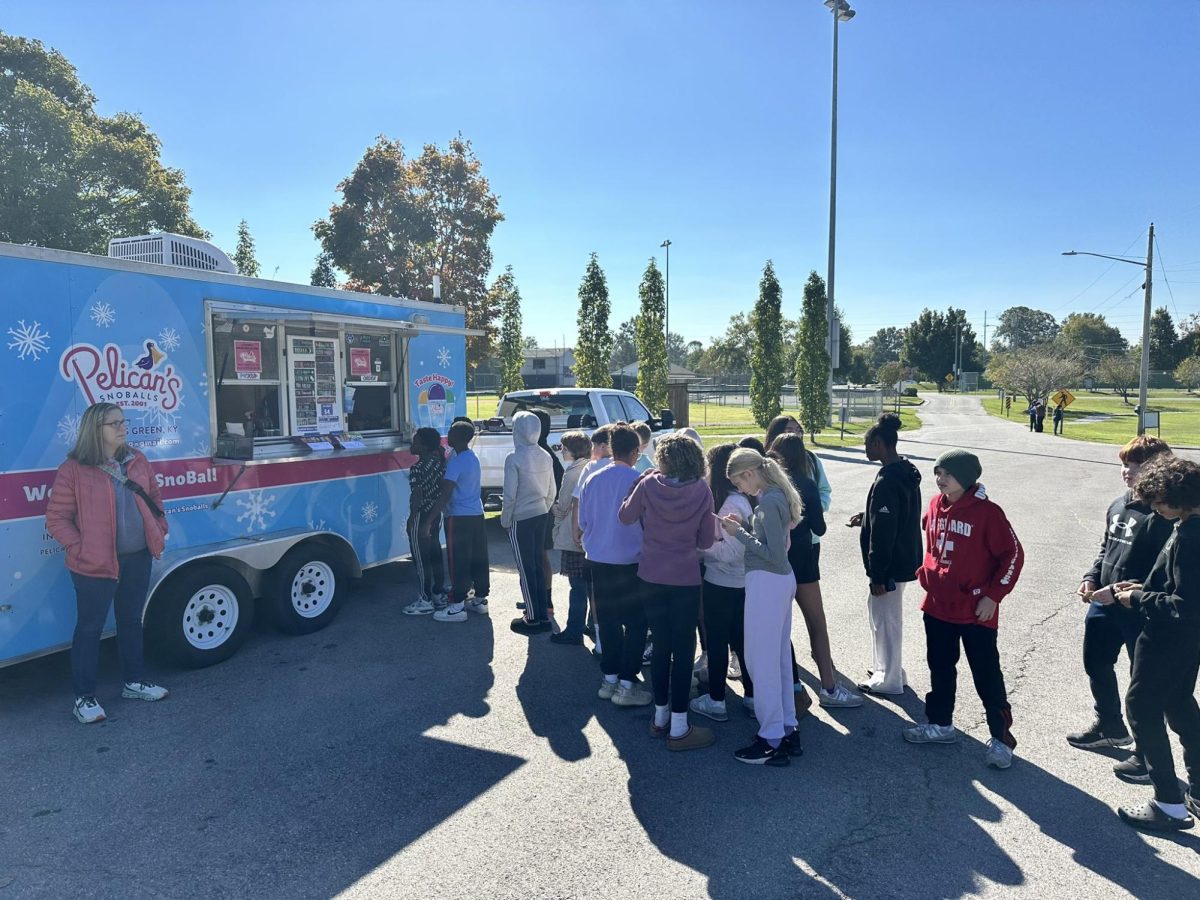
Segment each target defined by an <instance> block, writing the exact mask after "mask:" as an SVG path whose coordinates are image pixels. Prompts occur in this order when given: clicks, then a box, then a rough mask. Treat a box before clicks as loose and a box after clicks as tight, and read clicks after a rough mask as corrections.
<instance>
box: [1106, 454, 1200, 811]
mask: <svg viewBox="0 0 1200 900" xmlns="http://www.w3.org/2000/svg"><path fill="white" fill-rule="evenodd" d="M1135 488H1136V490H1137V492H1138V494H1139V495H1141V497H1142V498H1143V499H1144V500H1146V501H1148V502H1149V503H1150V505H1151V506H1152V507H1153V508H1154V511H1155V513H1157V514H1158V515H1160V516H1162V517H1163V518H1166V519H1174V520H1176V524H1175V530H1174V533H1173V534H1172V535H1171V537H1170V539H1168V541H1167V543H1166V546H1164V547H1163V549H1162V552H1161V553H1159V555H1158V559H1157V560H1156V561H1155V563H1154V568H1152V569H1151V570H1150V574H1149V575H1148V576H1147V577H1146V581H1145V583H1144V584H1137V583H1130V582H1127V581H1123V582H1121V583H1119V584H1118V585H1117V602H1118V603H1120V604H1121V605H1122V606H1124V607H1126V608H1128V609H1131V610H1133V611H1134V612H1135V613H1137V614H1138V616H1140V617H1141V619H1142V621H1143V623H1144V624H1143V626H1142V633H1141V635H1140V636H1139V637H1138V640H1137V649H1136V650H1135V651H1134V654H1133V677H1132V678H1131V679H1130V683H1129V693H1128V694H1127V695H1126V697H1125V705H1126V709H1127V710H1128V712H1129V725H1130V727H1131V728H1132V729H1133V737H1134V739H1135V740H1136V741H1137V746H1138V750H1140V751H1141V753H1142V755H1143V756H1144V757H1145V760H1146V770H1147V772H1148V773H1149V775H1150V781H1151V782H1152V783H1153V785H1154V799H1153V800H1151V801H1150V802H1148V803H1143V804H1141V805H1138V806H1132V807H1131V806H1123V807H1121V808H1120V809H1119V810H1118V812H1119V813H1120V816H1121V818H1122V819H1123V820H1124V821H1125V822H1127V823H1128V824H1130V825H1132V826H1134V827H1135V828H1141V829H1144V830H1147V831H1176V830H1179V829H1182V828H1191V827H1192V826H1193V824H1194V822H1193V819H1192V817H1191V816H1189V815H1188V813H1191V814H1192V815H1194V816H1200V706H1197V704H1196V696H1195V690H1196V673H1197V670H1200V466H1198V465H1196V463H1194V462H1191V461H1190V460H1184V459H1180V458H1178V457H1175V456H1167V455H1166V454H1161V455H1160V456H1158V458H1157V459H1154V460H1153V461H1151V462H1150V463H1148V464H1147V465H1146V467H1145V468H1144V469H1143V470H1142V473H1141V475H1139V476H1138V480H1137V482H1136V484H1135ZM1164 719H1165V721H1164ZM1167 724H1169V725H1170V726H1171V730H1172V731H1174V732H1175V733H1176V734H1177V735H1178V736H1179V743H1180V744H1182V745H1183V761H1184V765H1185V766H1186V767H1187V774H1188V790H1187V793H1184V792H1183V791H1181V790H1180V789H1179V780H1178V779H1177V778H1176V776H1175V761H1174V759H1173V757H1172V754H1171V742H1170V739H1169V738H1168V737H1167V727H1166V726H1167Z"/></svg>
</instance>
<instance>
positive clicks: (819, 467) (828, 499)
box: [763, 416, 833, 559]
mask: <svg viewBox="0 0 1200 900" xmlns="http://www.w3.org/2000/svg"><path fill="white" fill-rule="evenodd" d="M781 434H795V435H799V437H800V440H804V426H803V425H801V424H800V423H799V422H798V421H797V420H796V417H795V416H776V417H775V418H774V419H772V420H771V421H770V422H769V423H768V424H767V440H766V447H767V450H770V449H771V446H772V445H773V444H774V443H775V439H776V438H778V437H779V436H780V435H781ZM763 452H764V453H765V452H766V451H763ZM805 452H806V453H807V454H808V461H809V463H810V466H811V468H812V475H811V476H810V477H811V478H812V480H813V481H815V482H816V483H817V493H818V494H820V496H821V511H822V512H829V506H830V504H831V503H832V502H833V487H832V486H831V485H830V484H829V476H828V475H826V474H825V464H824V463H823V462H821V457H819V456H817V454H815V453H813V452H812V451H811V450H809V449H807V448H805ZM813 543H814V544H820V543H821V535H819V534H814V535H813ZM817 555H818V559H819V557H820V554H819V553H818V554H817Z"/></svg>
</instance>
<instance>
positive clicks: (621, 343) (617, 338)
mask: <svg viewBox="0 0 1200 900" xmlns="http://www.w3.org/2000/svg"><path fill="white" fill-rule="evenodd" d="M637 358H638V354H637V316H630V317H629V318H628V319H626V320H625V321H624V322H622V323H621V324H620V325H618V326H617V331H616V334H614V335H613V351H612V362H611V366H612V371H613V372H617V371H620V370H621V369H623V368H625V367H626V366H627V365H629V364H630V363H635V362H637Z"/></svg>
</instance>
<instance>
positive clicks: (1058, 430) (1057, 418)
mask: <svg viewBox="0 0 1200 900" xmlns="http://www.w3.org/2000/svg"><path fill="white" fill-rule="evenodd" d="M1066 412H1067V408H1066V406H1065V405H1063V403H1062V402H1061V401H1060V402H1059V403H1058V404H1056V405H1055V407H1054V433H1055V434H1062V432H1063V416H1065V415H1066Z"/></svg>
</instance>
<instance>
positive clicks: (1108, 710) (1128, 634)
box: [1083, 603, 1144, 731]
mask: <svg viewBox="0 0 1200 900" xmlns="http://www.w3.org/2000/svg"><path fill="white" fill-rule="evenodd" d="M1143 621H1144V620H1143V619H1142V617H1141V616H1140V615H1138V614H1137V613H1136V612H1133V611H1132V610H1128V609H1126V608H1125V607H1123V606H1121V605H1120V604H1119V603H1110V604H1108V605H1107V606H1102V605H1100V604H1099V603H1089V604H1088V611H1087V618H1085V619H1084V620H1083V671H1084V672H1086V673H1087V677H1088V680H1089V682H1090V684H1091V688H1092V698H1093V699H1094V700H1095V701H1096V718H1097V719H1099V720H1100V727H1101V728H1103V729H1105V730H1106V731H1107V730H1108V729H1109V728H1114V729H1117V730H1120V729H1123V728H1124V727H1125V721H1124V718H1123V717H1122V715H1121V694H1120V691H1119V690H1118V688H1117V673H1116V671H1115V669H1114V666H1116V664H1117V658H1118V657H1120V655H1121V648H1122V647H1124V648H1125V651H1126V652H1127V653H1128V654H1129V666H1130V669H1132V668H1133V651H1134V645H1135V644H1137V639H1138V635H1139V634H1141V633H1142V622H1143Z"/></svg>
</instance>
